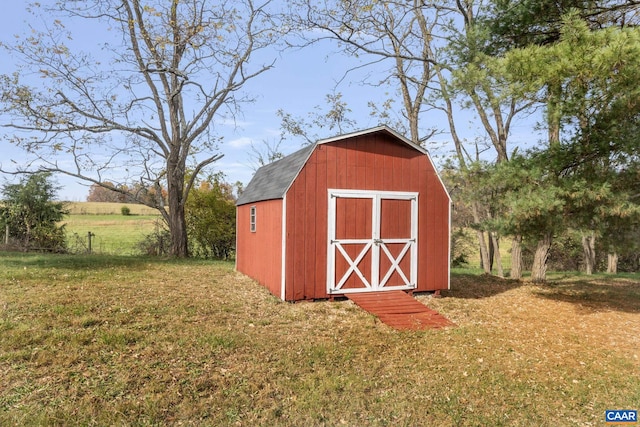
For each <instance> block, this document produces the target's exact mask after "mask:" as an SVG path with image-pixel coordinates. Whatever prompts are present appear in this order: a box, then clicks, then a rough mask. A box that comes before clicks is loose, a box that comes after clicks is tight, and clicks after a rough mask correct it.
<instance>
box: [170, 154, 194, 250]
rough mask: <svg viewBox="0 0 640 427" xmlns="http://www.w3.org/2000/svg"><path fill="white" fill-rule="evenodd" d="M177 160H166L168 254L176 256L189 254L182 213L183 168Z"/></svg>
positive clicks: (184, 219) (184, 220)
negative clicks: (169, 239) (169, 240)
mask: <svg viewBox="0 0 640 427" xmlns="http://www.w3.org/2000/svg"><path fill="white" fill-rule="evenodd" d="M178 165H179V162H175V163H173V162H172V161H171V159H169V161H168V162H167V198H168V202H169V218H168V223H169V234H170V236H171V246H170V250H169V255H171V256H173V257H177V258H186V257H188V256H189V250H188V246H187V221H186V218H185V215H184V202H185V200H184V197H185V195H184V168H183V167H182V168H181V167H180V166H178Z"/></svg>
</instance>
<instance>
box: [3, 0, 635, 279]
mask: <svg viewBox="0 0 640 427" xmlns="http://www.w3.org/2000/svg"><path fill="white" fill-rule="evenodd" d="M48 5H49V3H47V2H45V5H44V6H43V5H40V6H38V7H36V8H35V9H34V10H35V11H36V13H38V12H45V13H46V16H47V22H50V25H48V26H46V27H45V28H44V29H43V30H42V31H38V30H37V29H35V28H34V29H33V31H31V32H30V33H29V34H28V35H25V36H22V37H18V38H16V39H15V41H13V42H11V43H7V44H3V47H4V48H5V50H6V52H7V54H8V55H9V57H11V58H16V59H19V61H17V64H18V65H17V72H16V73H14V74H11V75H5V76H2V78H1V79H0V88H1V89H0V92H1V93H2V96H1V100H2V105H3V113H4V114H5V115H7V116H8V117H10V118H11V121H10V122H9V123H8V124H7V125H6V126H8V129H10V130H11V131H12V133H11V134H10V135H9V136H8V138H9V139H10V140H11V142H13V143H14V144H16V145H19V146H21V147H23V148H24V149H25V150H26V151H27V152H28V153H30V155H31V156H32V157H31V159H32V161H33V163H32V166H31V168H29V165H23V168H22V169H20V168H18V170H16V171H15V172H21V171H24V172H27V171H29V170H33V169H34V168H36V169H39V170H45V171H50V172H61V173H66V174H69V175H72V176H75V177H77V178H81V179H84V180H87V181H89V182H92V183H93V184H95V185H97V186H99V187H105V188H109V189H111V190H115V191H118V192H120V193H121V194H123V195H126V196H127V197H133V198H135V199H136V200H138V201H140V202H142V203H145V204H147V205H149V206H153V207H155V208H157V209H158V210H159V211H160V212H161V214H162V215H163V216H164V217H165V220H166V222H167V224H168V227H169V231H170V241H171V249H170V253H171V254H172V255H174V256H187V255H188V254H189V247H188V245H187V233H188V231H187V223H186V213H185V206H186V204H187V201H188V199H189V197H188V196H189V194H190V193H191V192H192V191H194V190H195V189H196V187H197V182H198V176H199V175H200V174H202V173H205V172H206V170H207V168H209V167H210V166H211V165H213V164H215V162H216V161H217V160H219V159H220V157H221V154H220V151H219V149H218V143H219V142H220V141H219V138H218V136H217V135H216V134H215V127H214V126H213V125H212V124H213V121H214V118H222V117H234V116H235V115H236V114H238V113H239V112H240V111H241V109H242V106H243V104H244V103H245V102H246V101H250V97H247V96H245V95H242V94H241V92H240V89H241V88H242V87H243V86H244V85H245V84H246V83H247V82H248V81H250V80H253V79H259V78H260V76H261V75H262V74H263V73H266V72H269V71H270V70H272V69H273V68H274V67H275V66H276V64H275V62H274V61H275V58H276V56H277V52H275V51H274V49H278V48H280V49H282V50H286V49H288V48H291V47H294V48H307V49H312V48H313V46H314V45H315V44H316V43H318V42H321V41H327V40H329V41H331V42H333V43H334V46H335V47H336V50H338V51H339V52H340V54H343V55H345V56H346V57H352V58H357V60H358V61H359V62H358V64H357V65H356V66H354V67H355V68H357V69H366V67H368V66H375V67H377V70H378V72H377V73H376V74H372V75H374V76H375V77H369V78H368V79H367V78H366V77H365V79H367V80H366V81H363V82H362V83H366V84H370V85H373V86H375V87H377V90H379V91H385V92H388V93H389V99H388V100H387V101H384V102H382V103H371V104H370V107H371V115H372V116H374V117H376V118H377V120H379V122H380V123H385V124H388V125H390V126H391V127H393V128H396V129H398V130H399V131H400V132H402V133H404V134H406V135H407V136H408V137H409V138H410V139H411V140H412V141H414V142H416V143H418V144H422V145H423V146H425V147H427V148H435V145H434V144H435V141H436V140H442V139H443V138H445V137H446V140H447V144H446V148H447V149H448V150H449V155H448V161H447V163H446V167H445V170H444V172H443V176H444V177H445V180H446V181H447V185H448V187H449V190H450V192H451V193H452V195H453V197H454V200H455V204H456V212H459V213H461V215H460V222H459V224H460V225H464V226H467V227H469V228H470V229H472V230H473V232H474V233H475V238H476V240H477V245H476V246H477V248H478V249H477V250H478V252H479V253H480V259H481V263H482V267H483V268H484V270H485V271H486V272H487V273H495V274H498V275H506V272H505V271H504V269H503V268H502V260H501V258H500V253H501V252H500V244H501V242H504V241H505V239H508V240H509V241H510V246H511V255H510V256H511V270H510V272H509V274H510V276H511V277H514V278H520V277H521V276H522V270H523V268H527V269H530V270H531V271H532V277H533V280H535V281H544V280H545V279H546V270H547V268H548V265H549V257H550V256H551V255H552V254H553V249H554V242H555V243H562V242H564V241H567V242H569V241H570V240H576V239H577V241H578V242H579V248H581V252H582V255H581V257H582V259H583V260H582V264H583V265H584V268H585V270H586V271H587V272H590V271H593V270H594V269H595V268H597V265H596V263H597V255H596V254H597V253H606V254H607V259H608V269H609V270H610V271H615V270H616V265H617V262H618V261H619V262H622V265H624V268H631V267H633V265H634V264H633V263H634V262H635V266H636V268H637V254H638V250H639V249H638V241H639V239H638V223H639V220H638V218H639V216H640V208H639V202H638V200H639V198H640V195H639V194H638V190H637V188H638V183H639V182H640V179H639V178H640V176H639V174H638V170H639V168H638V147H640V143H639V141H638V136H637V135H638V132H637V127H638V123H639V120H638V119H639V114H638V113H639V108H640V102H639V101H640V96H639V95H640V94H639V93H638V91H640V87H638V85H637V84H636V82H635V80H636V76H637V75H638V73H639V72H640V55H639V53H640V29H639V28H638V26H637V24H638V19H639V18H640V15H639V12H640V6H639V2H638V1H636V0H615V1H589V2H584V1H580V0H563V1H561V2H557V1H549V0H521V1H510V0H490V1H488V2H479V1H474V0H465V1H455V2H454V1H451V0H436V1H431V2H424V1H421V0H409V1H393V0H386V1H379V2H372V1H369V0H352V1H349V2H343V1H340V0H329V1H326V2H320V3H318V2H314V1H311V0H293V1H290V2H286V3H285V4H282V3H277V2H271V1H263V2H255V1H253V0H242V1H233V2H231V1H221V2H215V3H212V2H206V1H204V0H194V1H189V2H184V1H181V0H170V1H159V0H158V1H151V0H150V1H148V2H143V1H141V0H107V1H104V0H100V1H98V0H92V1H90V2H82V3H80V2H62V3H56V4H55V5H51V6H48ZM86 20H90V21H92V22H95V23H96V25H104V27H103V28H105V31H106V28H109V29H110V31H111V32H112V33H111V34H113V32H116V33H117V34H118V36H117V37H114V38H105V40H104V41H103V45H104V49H103V54H105V55H107V54H110V56H108V61H106V62H105V61H96V60H95V58H93V57H92V56H91V54H90V53H87V52H79V51H76V50H74V44H73V42H72V40H73V33H72V31H71V29H72V28H73V27H72V25H70V24H73V23H76V22H79V21H86ZM105 34H107V33H105ZM66 40H70V41H66ZM272 52H273V54H271V53H272ZM265 53H266V55H263V54H265ZM258 54H260V58H265V57H267V58H268V57H269V56H270V55H271V57H272V58H273V62H272V61H270V60H266V61H265V60H264V59H260V60H258V59H257V57H258ZM103 63H104V64H105V65H104V66H101V64H103ZM380 68H382V69H383V71H382V72H380V71H379V70H380ZM352 71H354V70H344V72H345V76H346V78H347V79H348V77H349V76H350V75H351V74H350V73H351V72H352ZM34 73H35V74H38V75H39V76H40V77H41V79H40V81H39V82H38V84H37V85H36V84H33V83H31V82H30V81H28V80H26V81H25V79H24V78H23V76H26V75H33V74H34ZM374 78H375V80H373V79H374ZM327 101H328V102H329V110H328V111H327V112H326V113H324V114H317V115H315V116H309V117H307V118H306V119H305V118H301V117H294V116H293V115H292V114H290V113H288V112H280V114H281V118H282V123H283V130H284V131H285V134H289V135H298V136H301V135H304V136H306V137H307V138H308V139H311V140H313V138H312V137H309V136H310V135H315V134H316V133H323V132H326V131H327V130H331V131H337V132H344V131H347V130H350V128H351V127H353V126H355V123H354V122H353V121H352V120H351V119H350V118H349V108H348V106H347V105H346V104H345V102H344V101H343V100H342V99H341V96H340V93H339V92H335V91H334V93H333V94H330V95H328V98H327ZM469 112H471V113H472V114H473V116H474V117H475V120H476V123H477V124H478V127H479V129H480V131H479V132H478V133H477V135H475V136H474V137H471V138H470V137H463V136H462V135H463V132H461V129H462V127H464V126H466V122H467V121H468V116H469ZM532 120H535V121H536V123H535V124H533V125H531V127H532V129H531V132H530V135H528V136H527V137H526V138H524V140H523V138H520V139H519V140H518V141H514V140H513V133H514V132H513V129H514V123H522V122H525V121H532ZM324 136H326V135H324ZM270 151H273V150H270ZM62 153H64V154H65V155H67V156H68V155H70V154H71V155H72V156H73V159H74V162H73V166H72V167H67V166H63V165H62V164H61V163H58V161H57V160H56V159H57V157H56V154H62ZM265 157H267V158H277V157H278V153H274V152H268V153H267V156H265ZM36 160H37V161H36ZM114 169H115V170H118V171H119V172H120V173H122V171H123V170H124V171H125V172H126V175H127V176H126V178H125V179H123V182H122V183H118V184H114V183H113V178H112V177H110V176H109V173H110V171H111V172H113V170H114ZM127 178H128V180H127ZM131 182H139V183H141V184H140V185H141V187H140V188H138V189H145V191H132V190H133V188H134V187H133V186H132V185H131ZM125 186H126V187H125ZM163 188H164V189H166V195H164V194H163V193H162V189H163ZM152 189H153V190H154V191H155V192H154V193H153V192H152V191H151V190H152ZM149 194H153V195H154V196H153V197H149ZM462 213H464V214H462ZM463 218H464V219H463ZM634 257H635V258H634ZM634 259H635V260H636V261H633V260H634ZM525 263H526V265H525Z"/></svg>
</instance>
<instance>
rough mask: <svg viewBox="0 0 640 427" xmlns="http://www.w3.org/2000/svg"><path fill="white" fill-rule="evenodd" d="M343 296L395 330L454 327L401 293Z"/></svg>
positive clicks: (442, 317) (388, 292)
mask: <svg viewBox="0 0 640 427" xmlns="http://www.w3.org/2000/svg"><path fill="white" fill-rule="evenodd" d="M345 296H346V297H347V298H349V299H350V300H351V301H353V302H355V303H356V304H357V305H358V306H360V307H362V308H363V309H365V310H366V311H368V312H369V313H371V314H373V315H374V316H377V317H378V319H380V321H381V322H383V323H385V324H387V325H389V326H391V327H392V328H395V329H400V330H403V329H411V330H421V329H438V328H444V327H447V326H455V324H454V323H453V322H451V321H449V320H448V319H447V318H446V317H444V316H443V315H441V314H440V313H438V312H437V311H435V310H431V309H430V308H428V307H427V306H425V305H424V304H422V303H421V302H420V301H417V300H416V299H415V298H413V297H412V296H410V295H408V294H406V293H404V292H403V291H384V292H363V293H354V294H345Z"/></svg>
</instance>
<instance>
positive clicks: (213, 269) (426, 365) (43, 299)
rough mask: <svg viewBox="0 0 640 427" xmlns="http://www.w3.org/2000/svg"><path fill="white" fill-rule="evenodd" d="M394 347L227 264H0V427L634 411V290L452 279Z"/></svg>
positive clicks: (638, 368) (2, 258) (637, 389)
mask: <svg viewBox="0 0 640 427" xmlns="http://www.w3.org/2000/svg"><path fill="white" fill-rule="evenodd" d="M452 285H453V287H452V290H451V291H449V292H448V293H447V294H446V295H445V297H444V298H439V299H434V298H431V297H429V296H427V295H420V296H418V298H419V299H420V300H421V301H423V302H424V303H425V304H427V305H428V306H430V307H432V308H435V309H437V310H439V311H440V312H441V313H443V314H444V315H446V316H447V317H449V318H450V319H451V320H453V321H454V322H456V323H457V325H458V326H457V327H456V328H449V329H445V330H439V331H423V332H398V331H395V330H393V329H391V328H389V327H387V326H386V325H384V324H381V323H380V322H378V321H377V320H376V319H375V318H374V317H372V316H370V315H369V314H367V313H365V312H363V311H362V310H360V309H359V308H358V307H356V306H355V305H354V304H352V303H351V302H349V301H340V302H333V303H332V302H328V301H321V302H314V303H298V304H289V303H283V302H280V301H279V300H277V299H276V298H275V297H273V296H271V295H270V294H269V293H268V292H267V291H266V290H265V289H264V288H262V287H260V286H259V285H257V284H255V283H254V282H253V281H251V280H250V279H248V278H246V277H244V276H242V275H240V274H238V273H235V272H234V271H233V269H232V266H231V265H229V264H225V263H209V262H198V261H183V262H169V261H156V260H147V259H142V258H115V257H114V258H104V257H102V258H92V257H64V256H63V257H54V256H26V255H15V254H13V255H0V378H1V379H2V381H1V382H0V425H34V424H35V425H150V424H161V425H178V424H187V425H238V426H254V425H265V426H278V425H282V426H285V425H286V426H289V425H291V426H301V425H327V426H333V425H348V426H361V425H373V426H382V425H389V426H397V425H405V426H419V425H438V426H447V425H450V426H459V425H509V426H512V425H516V426H517V425H521V426H529V425H532V426H533V425H535V426H545V425H548V426H551V425H554V426H555V425H601V424H603V421H604V410H605V409H610V408H628V409H638V406H639V402H640V361H639V360H638V358H639V357H640V354H639V348H640V346H639V345H638V344H639V337H640V282H638V281H633V280H629V281H605V282H587V281H584V280H580V281H570V280H563V281H559V282H557V283H555V284H552V285H549V286H542V287H541V286H532V285H530V284H527V283H524V284H520V283H517V282H510V281H502V280H498V279H495V278H487V277H483V276H471V275H456V276H454V277H453V280H452Z"/></svg>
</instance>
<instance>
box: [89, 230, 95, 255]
mask: <svg viewBox="0 0 640 427" xmlns="http://www.w3.org/2000/svg"><path fill="white" fill-rule="evenodd" d="M94 236H95V234H93V233H92V232H90V231H89V232H88V233H87V239H88V240H89V253H91V238H92V237H94Z"/></svg>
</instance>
